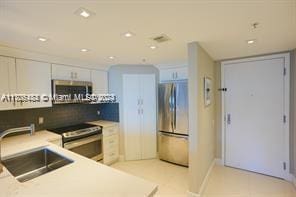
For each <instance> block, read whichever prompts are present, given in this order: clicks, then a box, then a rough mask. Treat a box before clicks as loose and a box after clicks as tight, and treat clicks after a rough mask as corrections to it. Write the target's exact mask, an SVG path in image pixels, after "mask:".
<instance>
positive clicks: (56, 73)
mask: <svg viewBox="0 0 296 197" xmlns="http://www.w3.org/2000/svg"><path fill="white" fill-rule="evenodd" d="M73 78H74V74H73V69H72V67H71V66H64V65H58V64H52V79H59V80H73Z"/></svg>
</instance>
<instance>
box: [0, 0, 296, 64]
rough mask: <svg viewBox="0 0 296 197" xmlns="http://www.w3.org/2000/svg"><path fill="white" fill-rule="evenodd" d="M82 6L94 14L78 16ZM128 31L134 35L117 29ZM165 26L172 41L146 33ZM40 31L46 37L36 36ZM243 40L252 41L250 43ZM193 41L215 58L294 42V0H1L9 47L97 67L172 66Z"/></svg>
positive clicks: (1, 25)
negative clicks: (42, 40)
mask: <svg viewBox="0 0 296 197" xmlns="http://www.w3.org/2000/svg"><path fill="white" fill-rule="evenodd" d="M80 7H83V8H87V9H88V10H90V11H92V12H94V13H95V15H94V16H92V17H90V18H88V19H84V18H82V17H80V16H77V15H75V14H74V12H75V11H76V10H77V9H78V8H80ZM254 22H259V26H258V28H256V29H253V28H252V25H251V24H252V23H254ZM127 31H131V32H133V33H134V34H135V36H133V37H131V38H125V37H124V36H122V34H123V33H124V32H127ZM162 33H164V34H166V35H168V36H169V37H170V38H171V40H170V41H168V42H166V43H161V44H156V43H155V42H154V41H152V40H151V37H154V36H158V35H160V34H162ZM38 36H44V37H47V38H49V40H48V41H47V42H40V41H38V40H37V37H38ZM248 39H256V40H257V42H256V43H255V44H252V45H248V44H247V43H246V40H248ZM192 41H198V42H200V44H201V46H202V47H204V48H205V49H206V51H207V52H208V53H209V54H210V55H211V56H212V57H213V58H214V59H215V60H221V59H228V58H235V57H243V56H251V55H258V54H265V53H272V52H278V51H285V50H290V49H293V48H296V0H195V1H193V0H191V1H188V0H167V1H166V0H149V1H147V0H146V1H144V0H137V1H126V0H121V1H119V0H118V1H113V0H108V1H87V0H51V1H50V0H46V1H45V0H38V1H37V0H30V1H29V0H22V1H20V0H19V1H15V0H0V45H5V46H9V47H15V48H20V49H26V50H30V51H35V52H40V53H45V54H50V55H57V56H61V57H66V58H75V59H77V60H85V61H88V62H93V63H96V64H97V65H98V66H100V65H102V66H106V65H114V64H154V65H172V66H175V65H183V64H186V62H187V43H188V42H192ZM150 45H156V46H157V47H158V48H157V49H155V50H152V49H150V48H149V46H150ZM82 48H87V49H89V50H90V51H89V52H84V53H83V52H80V49H82ZM109 56H114V57H115V59H113V60H111V59H109V58H108V57H109ZM143 59H145V61H143Z"/></svg>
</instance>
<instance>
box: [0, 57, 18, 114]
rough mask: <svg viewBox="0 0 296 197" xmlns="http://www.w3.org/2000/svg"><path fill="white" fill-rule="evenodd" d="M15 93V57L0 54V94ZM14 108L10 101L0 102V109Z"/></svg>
mask: <svg viewBox="0 0 296 197" xmlns="http://www.w3.org/2000/svg"><path fill="white" fill-rule="evenodd" d="M14 93H16V73H15V59H14V58H9V57H1V56H0V96H1V97H2V94H14ZM11 109H15V104H14V103H12V102H0V110H11Z"/></svg>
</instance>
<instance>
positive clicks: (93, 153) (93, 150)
mask: <svg viewBox="0 0 296 197" xmlns="http://www.w3.org/2000/svg"><path fill="white" fill-rule="evenodd" d="M49 131H52V132H54V133H57V134H60V135H61V136H62V140H63V147H64V148H65V149H68V150H70V151H72V152H75V153H77V154H79V155H82V156H85V157H87V158H90V159H93V160H96V161H99V160H102V159H103V142H102V127H100V126H98V125H93V124H88V123H81V124H77V125H71V126H66V127H60V128H55V129H49Z"/></svg>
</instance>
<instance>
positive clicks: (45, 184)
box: [0, 131, 157, 197]
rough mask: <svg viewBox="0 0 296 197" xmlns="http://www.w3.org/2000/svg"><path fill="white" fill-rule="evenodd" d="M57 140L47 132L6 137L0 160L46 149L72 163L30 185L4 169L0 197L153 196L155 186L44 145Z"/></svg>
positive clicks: (52, 134) (0, 175) (56, 147)
mask: <svg viewBox="0 0 296 197" xmlns="http://www.w3.org/2000/svg"><path fill="white" fill-rule="evenodd" d="M60 138H61V136H59V135H57V134H54V133H51V132H49V131H39V132H36V134H35V135H34V136H30V135H29V134H26V135H20V136H14V137H8V138H5V139H3V141H2V156H3V159H5V157H6V158H7V157H10V156H11V155H13V154H16V153H20V152H26V151H29V150H30V151H31V150H32V149H39V148H40V147H43V146H46V147H47V148H48V149H50V150H52V151H54V152H57V153H58V154H60V155H63V156H64V157H66V158H68V159H71V160H73V161H74V162H73V163H71V164H69V165H67V166H64V167H62V168H59V169H57V170H55V171H52V172H50V173H47V174H44V175H42V176H39V177H37V178H34V179H32V180H30V181H27V182H24V183H20V182H18V181H17V180H16V179H15V178H14V177H13V176H12V175H11V174H10V173H9V172H8V171H7V170H6V169H5V168H4V172H3V173H1V174H0V196H1V197H2V196H3V197H4V196H5V197H11V196H13V197H14V196H22V197H23V196H25V197H35V196H36V197H37V196H38V197H43V196H45V197H49V196H54V197H59V196H63V197H67V196H71V197H73V196H77V197H78V196H82V197H92V196H107V197H109V196H112V197H113V196H114V197H115V196H135V197H138V196H153V194H155V192H156V191H157V185H156V184H154V183H151V182H149V181H146V180H144V179H141V178H139V177H135V176H133V175H130V174H127V173H124V172H121V171H119V170H116V169H113V168H110V167H108V166H105V165H103V164H101V163H99V162H95V161H93V160H90V159H87V158H85V157H83V156H80V155H78V154H75V153H73V152H71V151H68V150H66V149H63V148H62V147H59V146H57V145H54V144H52V143H50V142H48V141H53V140H57V139H60Z"/></svg>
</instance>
